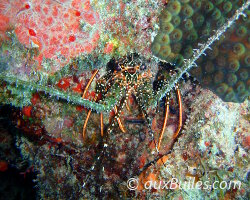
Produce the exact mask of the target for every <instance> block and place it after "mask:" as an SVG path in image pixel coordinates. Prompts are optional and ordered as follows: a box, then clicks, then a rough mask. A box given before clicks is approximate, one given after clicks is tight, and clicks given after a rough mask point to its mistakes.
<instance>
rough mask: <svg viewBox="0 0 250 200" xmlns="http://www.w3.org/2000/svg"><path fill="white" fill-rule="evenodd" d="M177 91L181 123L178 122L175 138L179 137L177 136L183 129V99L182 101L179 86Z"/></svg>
mask: <svg viewBox="0 0 250 200" xmlns="http://www.w3.org/2000/svg"><path fill="white" fill-rule="evenodd" d="M176 93H177V98H178V104H179V124H178V128H177V130H176V132H175V133H174V137H173V138H174V139H176V138H177V136H178V135H179V132H180V130H181V127H182V101H181V92H180V89H179V88H178V86H177V89H176Z"/></svg>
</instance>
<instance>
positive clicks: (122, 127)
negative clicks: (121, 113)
mask: <svg viewBox="0 0 250 200" xmlns="http://www.w3.org/2000/svg"><path fill="white" fill-rule="evenodd" d="M114 110H115V114H116V115H117V113H118V110H117V106H115V109H114ZM117 122H118V125H119V128H120V129H121V131H122V132H123V133H126V130H125V128H124V126H123V124H122V121H121V119H120V118H119V117H117Z"/></svg>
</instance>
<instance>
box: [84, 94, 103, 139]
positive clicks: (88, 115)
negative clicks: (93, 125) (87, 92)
mask: <svg viewBox="0 0 250 200" xmlns="http://www.w3.org/2000/svg"><path fill="white" fill-rule="evenodd" d="M97 98H98V95H96V96H95V99H94V101H96V100H97ZM90 115H91V110H89V111H88V114H87V117H86V120H85V122H84V125H83V130H82V137H83V139H84V137H85V133H86V128H87V124H88V121H89V117H90ZM100 124H101V136H103V114H102V113H101V114H100Z"/></svg>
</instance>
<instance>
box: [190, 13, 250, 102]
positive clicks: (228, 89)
mask: <svg viewBox="0 0 250 200" xmlns="http://www.w3.org/2000/svg"><path fill="white" fill-rule="evenodd" d="M249 14H250V13H249V11H248V12H246V16H245V17H241V18H240V20H238V22H237V23H235V24H234V25H233V26H232V27H230V28H229V30H228V31H227V32H226V34H225V37H222V38H220V40H219V41H217V42H215V43H214V44H213V45H212V47H211V48H212V49H211V50H208V51H207V56H206V57H204V56H203V57H202V58H200V59H199V60H198V61H197V63H198V68H195V69H193V70H192V71H191V74H192V75H193V76H195V77H196V78H197V79H198V80H199V82H200V83H201V84H202V85H203V86H204V87H207V88H209V89H211V90H212V91H214V92H215V93H216V94H217V95H218V96H220V97H221V98H222V99H223V100H224V101H231V102H243V101H244V99H245V98H246V97H248V96H249V92H250V88H249V82H250V79H249V54H250V49H249V47H250V46H249V40H248V37H249V28H248V27H249V23H250V21H249Z"/></svg>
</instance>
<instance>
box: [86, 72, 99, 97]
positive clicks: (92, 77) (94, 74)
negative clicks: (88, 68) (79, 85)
mask: <svg viewBox="0 0 250 200" xmlns="http://www.w3.org/2000/svg"><path fill="white" fill-rule="evenodd" d="M98 71H99V70H98V69H97V70H95V71H94V73H93V74H92V76H91V78H90V79H89V82H88V84H87V85H86V87H85V89H84V91H83V94H82V98H83V99H84V97H85V95H86V92H87V91H88V89H89V86H90V84H91V83H92V81H93V79H94V78H95V76H96V74H97V73H98Z"/></svg>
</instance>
